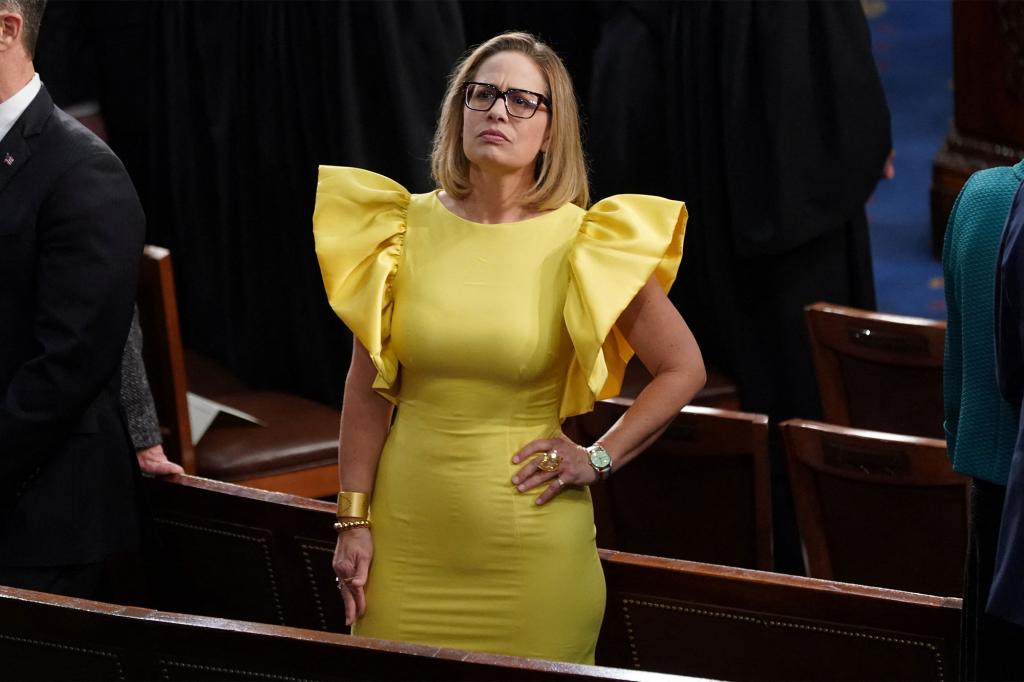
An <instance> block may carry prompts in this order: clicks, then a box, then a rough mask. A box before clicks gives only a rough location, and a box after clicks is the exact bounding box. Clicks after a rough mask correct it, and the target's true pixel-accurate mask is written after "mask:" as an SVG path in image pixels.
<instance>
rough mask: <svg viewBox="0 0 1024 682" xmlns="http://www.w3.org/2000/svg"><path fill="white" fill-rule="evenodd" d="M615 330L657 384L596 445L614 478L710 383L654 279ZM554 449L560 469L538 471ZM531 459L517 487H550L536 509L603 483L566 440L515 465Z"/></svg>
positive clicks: (529, 452) (534, 446)
mask: <svg viewBox="0 0 1024 682" xmlns="http://www.w3.org/2000/svg"><path fill="white" fill-rule="evenodd" d="M616 326H617V327H618V328H619V330H620V331H621V332H622V333H623V335H624V336H625V337H626V340H627V341H629V345H630V346H631V347H632V348H633V349H634V350H635V351H636V355H637V357H638V358H639V359H640V361H641V362H643V363H644V366H645V367H646V368H647V371H648V372H650V373H651V377H652V379H651V382H650V383H649V384H647V386H645V387H644V390H642V391H640V394H639V395H638V396H637V397H636V400H634V401H633V404H632V405H631V406H630V407H629V409H628V410H626V413H625V414H624V415H622V417H621V418H620V419H619V420H618V421H617V422H616V423H615V424H614V425H613V426H612V427H611V428H610V429H609V430H608V432H607V433H606V434H604V435H603V436H601V437H600V438H599V439H598V441H597V442H599V443H600V444H601V446H602V447H603V448H604V449H605V451H606V452H607V453H608V454H609V456H610V457H611V459H612V462H611V472H612V473H613V474H614V472H616V471H618V470H619V469H621V468H622V467H623V466H624V465H625V464H627V463H628V462H629V461H630V460H632V459H633V458H634V457H636V456H637V455H639V454H640V453H641V452H643V451H644V450H646V449H647V448H648V447H650V445H651V444H652V443H654V442H655V441H656V440H657V439H658V437H659V436H660V435H661V434H662V433H663V432H664V431H665V429H666V428H668V425H669V424H670V423H671V422H672V420H673V419H674V418H675V417H676V415H677V414H679V410H680V409H682V407H683V406H684V405H685V404H686V403H688V402H690V399H691V398H693V396H694V395H696V394H697V391H699V390H700V389H701V388H702V387H703V386H704V381H705V379H706V378H707V377H706V374H705V372H704V360H703V359H702V357H701V354H700V348H698V347H697V341H696V340H695V339H694V338H693V334H692V333H691V332H690V328H689V327H687V326H686V322H684V321H683V318H682V317H680V316H679V312H678V311H677V310H676V308H675V306H674V305H672V303H671V301H669V300H668V297H667V296H666V295H665V292H664V291H662V289H661V287H660V286H659V285H658V282H657V281H655V279H654V278H653V277H652V278H651V279H650V280H648V282H647V283H646V284H644V286H643V287H642V288H641V289H640V291H639V292H638V293H637V295H636V296H635V297H634V298H633V300H632V301H631V302H630V303H629V305H628V306H626V309H625V310H624V311H623V312H622V314H621V315H620V316H619V319H618V322H616ZM553 449H554V450H558V454H559V455H561V463H560V465H559V467H558V469H557V470H556V471H550V472H546V471H542V470H539V469H538V466H537V465H538V464H539V463H540V462H539V460H540V458H541V453H543V452H545V451H547V452H550V451H551V450H553ZM527 457H532V459H531V460H530V461H529V463H527V464H526V466H524V467H523V468H522V469H520V470H519V471H518V472H517V473H516V475H515V476H514V477H513V478H512V483H513V485H515V486H516V488H517V489H518V490H520V491H522V492H525V491H527V490H530V489H531V488H534V487H536V486H538V485H540V484H541V483H544V482H546V481H551V484H550V485H548V487H547V488H546V489H545V490H544V492H543V493H542V494H541V495H540V497H538V498H537V504H544V503H545V502H548V501H549V500H551V498H553V497H555V496H556V495H558V493H559V492H561V491H562V489H563V488H564V487H565V486H566V485H577V486H578V485H590V484H591V483H593V482H594V481H596V480H597V479H598V477H599V476H598V473H597V470H596V469H595V468H594V467H593V466H591V464H590V454H589V453H588V452H587V449H586V448H584V447H581V446H580V445H577V444H576V443H573V442H572V441H571V440H569V439H568V438H566V437H565V434H561V435H560V436H559V437H558V438H541V439H538V440H534V441H531V442H530V443H527V444H526V445H524V446H523V448H522V449H520V450H519V451H518V452H516V453H515V455H514V456H513V458H512V461H513V463H515V464H519V463H520V462H522V461H524V460H526V458H527ZM559 479H561V483H559ZM562 484H564V485H562Z"/></svg>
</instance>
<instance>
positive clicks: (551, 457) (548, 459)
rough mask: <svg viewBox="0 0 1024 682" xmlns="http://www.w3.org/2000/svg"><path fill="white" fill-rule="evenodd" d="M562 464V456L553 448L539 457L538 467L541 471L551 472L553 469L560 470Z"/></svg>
mask: <svg viewBox="0 0 1024 682" xmlns="http://www.w3.org/2000/svg"><path fill="white" fill-rule="evenodd" d="M561 466H562V456H561V455H560V454H558V450H554V449H552V450H551V451H550V452H543V453H541V455H540V457H539V458H538V459H537V468H538V469H540V470H541V471H546V472H548V473H551V472H552V471H558V469H559V468H561Z"/></svg>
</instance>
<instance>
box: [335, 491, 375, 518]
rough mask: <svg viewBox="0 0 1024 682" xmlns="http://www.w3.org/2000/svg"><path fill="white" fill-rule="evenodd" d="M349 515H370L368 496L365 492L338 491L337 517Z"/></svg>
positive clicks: (354, 516) (358, 516)
mask: <svg viewBox="0 0 1024 682" xmlns="http://www.w3.org/2000/svg"><path fill="white" fill-rule="evenodd" d="M343 516H350V517H352V518H356V519H366V518H368V517H369V516H370V496H369V495H367V494H366V493H350V492H345V491H344V490H342V491H341V492H340V493H338V518H339V519H340V518H341V517H343Z"/></svg>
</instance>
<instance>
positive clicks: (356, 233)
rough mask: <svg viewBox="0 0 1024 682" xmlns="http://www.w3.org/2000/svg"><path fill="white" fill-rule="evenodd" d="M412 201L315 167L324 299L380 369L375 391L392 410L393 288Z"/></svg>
mask: <svg viewBox="0 0 1024 682" xmlns="http://www.w3.org/2000/svg"><path fill="white" fill-rule="evenodd" d="M409 199H410V195H409V192H408V191H407V190H406V189H405V188H404V187H402V186H401V185H399V184H398V183H397V182H394V181H392V180H389V179H388V178H386V177H384V176H383V175H378V174H376V173H371V172H370V171H366V170H362V169H359V168H342V167H338V166H320V176H319V180H318V181H317V187H316V208H315V209H314V211H313V237H314V239H315V241H316V256H317V259H318V260H319V261H320V272H321V273H322V275H323V278H324V287H325V288H326V290H327V299H328V301H330V304H331V308H333V309H334V312H335V313H337V315H338V317H340V318H341V319H342V321H343V322H344V323H345V324H346V325H347V326H348V328H349V329H351V330H352V333H353V334H355V336H356V337H357V338H358V339H359V341H360V343H362V344H363V346H365V347H366V350H367V351H368V352H369V354H370V358H371V359H372V360H373V364H374V366H375V367H376V368H377V378H376V380H375V381H374V384H373V387H374V388H375V389H376V390H377V391H378V392H380V393H381V394H382V395H383V396H384V397H386V398H387V399H389V400H391V401H392V402H394V401H395V400H396V399H397V397H396V394H397V389H398V386H397V382H398V359H397V358H396V357H395V353H394V350H392V348H391V312H392V307H393V303H394V300H393V297H392V292H391V282H392V279H393V278H394V276H395V273H396V272H397V271H398V265H399V262H400V261H401V258H402V246H403V242H404V240H405V230H406V215H407V213H408V209H409Z"/></svg>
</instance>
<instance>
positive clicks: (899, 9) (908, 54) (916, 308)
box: [864, 0, 953, 319]
mask: <svg viewBox="0 0 1024 682" xmlns="http://www.w3.org/2000/svg"><path fill="white" fill-rule="evenodd" d="M864 7H865V10H866V12H867V15H868V23H869V25H870V27H871V39H872V47H873V51H874V54H875V61H876V62H877V63H878V68H879V71H880V73H881V75H882V85H883V87H884V88H885V94H886V97H887V98H888V101H889V110H890V112H891V113H892V133H893V148H894V149H895V150H896V161H895V164H896V177H895V178H894V179H892V180H889V181H882V182H881V183H880V184H879V186H878V189H876V190H875V195H874V196H873V197H872V199H871V201H870V202H869V203H868V220H869V222H870V225H871V254H872V258H873V260H874V268H875V287H876V290H877V293H878V309H879V310H880V311H882V312H887V313H898V314H902V315H917V316H920V317H931V318H936V319H945V317H946V307H945V303H944V300H943V292H942V266H941V263H939V262H938V261H937V260H936V259H935V258H933V257H932V255H931V222H930V221H931V218H930V214H929V206H928V187H929V185H930V183H931V172H932V159H933V158H934V156H935V153H936V152H937V151H938V149H939V147H940V146H941V145H942V140H943V138H944V137H945V135H946V132H947V131H948V129H949V125H950V122H951V120H952V117H953V92H952V87H951V84H952V74H953V45H952V40H953V37H952V8H951V5H950V2H949V0H941V1H937V0H890V1H888V2H880V1H876V0H869V1H867V2H865V3H864Z"/></svg>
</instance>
